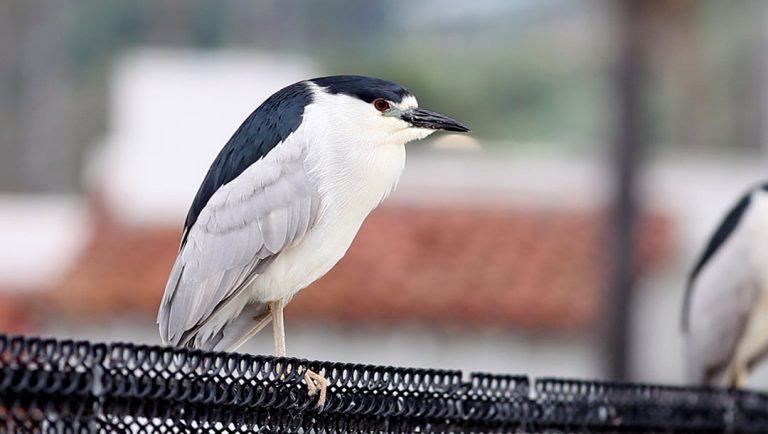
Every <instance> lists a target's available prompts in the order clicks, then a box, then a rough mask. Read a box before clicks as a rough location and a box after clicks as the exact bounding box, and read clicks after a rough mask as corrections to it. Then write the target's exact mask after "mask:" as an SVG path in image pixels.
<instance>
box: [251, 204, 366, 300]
mask: <svg viewBox="0 0 768 434" xmlns="http://www.w3.org/2000/svg"><path fill="white" fill-rule="evenodd" d="M363 218H364V217H363ZM363 218H360V219H359V222H357V224H355V222H354V221H350V222H348V223H346V224H339V223H338V222H336V223H335V224H334V222H318V224H317V225H316V226H315V227H314V228H313V229H312V231H311V232H309V233H307V235H306V236H305V237H304V239H303V240H302V241H301V242H300V243H298V244H297V245H295V246H293V247H291V248H289V249H287V250H285V251H284V252H282V253H280V255H279V256H278V257H277V258H275V260H274V261H273V262H272V263H271V264H270V265H269V266H268V267H267V269H266V270H265V272H264V274H262V275H260V276H259V277H257V278H256V279H255V280H254V282H253V284H252V285H251V287H250V291H249V292H250V299H251V300H256V301H262V302H267V301H272V300H278V299H284V298H291V297H293V296H294V295H295V294H296V293H297V292H299V291H300V290H302V289H304V288H305V287H307V286H308V285H309V284H311V283H312V282H314V281H315V280H317V279H319V278H320V277H322V276H323V275H325V273H327V272H328V271H329V270H330V269H331V268H333V266H334V265H336V263H337V262H338V261H339V260H340V259H341V258H342V257H343V256H344V254H345V253H346V252H347V249H349V246H350V245H351V244H352V240H353V239H354V237H355V235H356V234H357V230H358V229H359V227H360V224H361V223H362V221H363Z"/></svg>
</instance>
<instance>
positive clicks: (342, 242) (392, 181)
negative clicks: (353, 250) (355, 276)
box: [249, 105, 405, 301]
mask: <svg viewBox="0 0 768 434" xmlns="http://www.w3.org/2000/svg"><path fill="white" fill-rule="evenodd" d="M317 109H318V107H313V105H310V106H308V107H307V108H306V109H305V116H304V122H303V123H302V125H301V126H300V127H299V129H298V130H297V131H296V132H295V135H296V137H297V138H298V139H300V140H305V141H306V145H307V149H306V158H305V162H304V164H305V168H306V170H307V172H308V173H309V175H310V179H311V180H312V182H313V184H314V185H315V186H316V187H317V189H318V192H319V195H320V210H319V212H318V216H317V219H316V221H315V223H314V225H313V226H312V228H311V229H310V230H309V231H308V232H307V234H306V235H305V236H304V238H303V239H302V240H301V241H299V242H298V243H296V244H294V245H293V246H292V247H290V248H288V249H286V250H284V251H283V252H281V253H280V254H279V255H278V256H277V258H275V260H274V261H273V262H272V263H271V264H270V265H269V266H268V267H267V269H266V270H265V271H264V273H263V274H262V275H260V276H259V277H258V278H257V279H255V280H254V282H253V285H252V287H251V288H250V289H251V290H250V291H249V294H250V298H251V299H252V300H259V301H270V300H276V299H280V298H290V297H292V296H293V295H295V294H296V293H297V292H298V291H300V290H301V289H303V288H305V287H306V286H308V285H309V284H311V283H312V282H314V281H315V280H317V279H319V278H320V277H322V276H323V275H324V274H325V273H327V272H328V271H329V270H330V269H331V268H332V267H333V266H334V265H335V264H336V263H337V262H338V261H339V260H340V259H341V258H342V257H343V256H344V254H345V253H346V252H347V249H349V246H350V245H351V244H352V241H353V239H354V237H355V235H356V234H357V231H358V229H360V226H361V225H362V223H363V220H364V219H365V218H366V217H367V216H368V214H369V213H370V212H371V211H372V210H373V209H374V208H375V207H376V206H377V205H378V204H379V203H380V202H381V201H382V200H383V199H384V198H385V197H386V196H387V195H388V194H389V193H390V192H391V191H392V190H393V189H394V188H395V186H396V184H397V181H398V179H399V177H400V174H401V173H402V170H403V167H404V165H405V147H404V146H403V145H402V144H399V145H392V144H376V143H366V142H365V141H364V140H363V139H362V138H358V137H356V136H355V131H351V130H345V129H344V127H343V125H341V126H340V125H338V124H334V123H332V122H328V120H327V119H326V118H325V117H324V116H323V114H322V113H318V112H317ZM358 139H359V140H358Z"/></svg>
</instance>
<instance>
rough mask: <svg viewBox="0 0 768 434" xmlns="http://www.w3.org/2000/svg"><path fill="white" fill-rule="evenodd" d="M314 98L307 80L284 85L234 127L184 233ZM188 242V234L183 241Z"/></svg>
mask: <svg viewBox="0 0 768 434" xmlns="http://www.w3.org/2000/svg"><path fill="white" fill-rule="evenodd" d="M311 102H312V92H311V90H310V89H309V88H308V87H307V85H306V83H304V82H299V83H295V84H292V85H290V86H288V87H285V88H283V89H281V90H279V91H277V92H276V93H274V94H273V95H272V96H270V97H269V98H267V99H266V100H265V101H264V102H263V103H262V104H261V105H260V106H259V107H258V108H257V109H256V110H254V111H253V113H251V115H250V116H248V118H246V120H245V121H244V122H243V123H242V125H240V128H238V129H237V131H235V134H233V135H232V137H231V138H230V139H229V141H228V142H227V144H226V145H224V148H222V150H221V151H220V152H219V155H218V156H217V157H216V159H215V160H214V161H213V163H212V164H211V167H210V169H208V173H207V174H206V175H205V179H204V180H203V183H202V184H201V185H200V188H199V189H198V191H197V194H196V195H195V199H194V200H193V202H192V206H191V207H190V209H189V212H188V213H187V219H186V222H185V224H184V229H185V234H186V233H188V232H189V229H190V228H191V227H192V226H193V225H194V224H195V222H196V221H197V218H198V216H199V215H200V212H201V211H202V210H203V208H204V207H205V205H206V204H207V203H208V201H209V200H210V198H211V196H213V194H214V193H215V192H216V190H218V189H219V188H220V187H221V186H223V185H225V184H227V183H228V182H230V181H232V180H233V179H235V178H237V177H238V176H239V175H240V174H241V173H243V171H244V170H245V169H247V168H248V167H249V166H250V165H251V164H253V163H255V162H256V161H258V160H259V159H261V158H263V157H264V156H265V155H267V153H269V151H270V150H272V149H273V148H274V147H275V146H277V144H278V143H280V142H282V141H283V140H285V139H286V138H287V137H288V136H289V135H290V134H291V133H292V132H294V131H296V129H297V128H299V125H301V121H302V117H303V115H304V107H305V106H306V105H308V104H310V103H311ZM185 242H186V235H185V236H184V239H183V240H182V245H184V243H185Z"/></svg>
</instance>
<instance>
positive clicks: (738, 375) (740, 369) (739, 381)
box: [732, 363, 749, 389]
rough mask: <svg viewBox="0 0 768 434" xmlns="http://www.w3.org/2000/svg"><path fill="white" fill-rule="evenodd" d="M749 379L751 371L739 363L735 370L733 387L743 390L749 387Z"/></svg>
mask: <svg viewBox="0 0 768 434" xmlns="http://www.w3.org/2000/svg"><path fill="white" fill-rule="evenodd" d="M748 377H749V369H748V368H747V366H746V365H744V364H741V363H737V364H736V366H734V368H733V384H732V385H733V387H736V388H737V389H743V388H744V387H745V386H746V385H747V378H748Z"/></svg>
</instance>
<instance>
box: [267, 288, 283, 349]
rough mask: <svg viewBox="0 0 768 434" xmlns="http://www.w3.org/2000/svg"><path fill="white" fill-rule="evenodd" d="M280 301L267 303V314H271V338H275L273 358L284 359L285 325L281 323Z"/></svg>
mask: <svg viewBox="0 0 768 434" xmlns="http://www.w3.org/2000/svg"><path fill="white" fill-rule="evenodd" d="M283 307H285V303H284V302H283V300H282V299H280V300H275V301H270V302H269V312H270V313H271V314H272V336H273V337H274V338H275V356H277V357H285V354H286V351H285V323H284V322H283Z"/></svg>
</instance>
